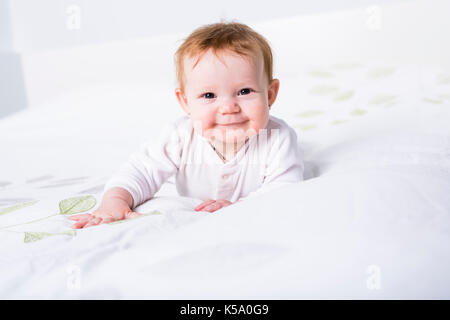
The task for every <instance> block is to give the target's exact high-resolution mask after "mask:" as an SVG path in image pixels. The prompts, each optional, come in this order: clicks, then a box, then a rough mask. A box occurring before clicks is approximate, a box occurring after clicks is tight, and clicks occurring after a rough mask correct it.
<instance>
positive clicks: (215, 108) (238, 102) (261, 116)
mask: <svg viewBox="0 0 450 320" xmlns="http://www.w3.org/2000/svg"><path fill="white" fill-rule="evenodd" d="M216 54H217V55H216ZM216 54H215V53H214V52H213V51H212V50H211V49H209V50H208V51H206V52H204V53H203V55H199V56H195V57H185V60H184V74H185V92H184V93H183V94H182V93H181V92H180V93H179V94H177V97H178V99H179V100H180V99H181V101H180V102H181V103H182V107H183V109H184V110H185V111H186V113H187V114H188V115H189V116H190V118H191V120H192V122H193V123H194V124H196V125H194V127H195V128H197V129H199V130H197V133H199V134H201V135H202V136H204V137H206V138H208V139H209V140H210V141H212V140H215V141H218V142H222V143H224V144H228V143H235V142H236V141H237V142H238V143H239V142H244V141H245V140H246V139H247V138H249V136H252V135H255V134H257V133H258V132H259V130H260V129H264V128H265V127H266V125H267V123H268V121H269V105H268V89H269V83H268V81H267V76H266V74H265V72H264V63H263V58H262V55H259V56H255V57H243V56H240V55H238V54H236V53H234V52H231V51H229V50H228V51H221V52H216Z"/></svg>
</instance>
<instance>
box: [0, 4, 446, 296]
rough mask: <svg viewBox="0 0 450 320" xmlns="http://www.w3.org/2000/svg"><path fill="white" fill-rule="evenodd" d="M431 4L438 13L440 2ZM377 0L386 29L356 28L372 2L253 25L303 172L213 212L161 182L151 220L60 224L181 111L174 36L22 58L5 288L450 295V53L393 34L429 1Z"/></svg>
mask: <svg viewBox="0 0 450 320" xmlns="http://www.w3.org/2000/svg"><path fill="white" fill-rule="evenodd" d="M436 3H437V4H440V6H441V7H439V6H437V7H436V8H435V9H434V10H432V12H433V14H434V15H436V17H437V18H439V17H441V15H442V14H443V13H442V12H443V11H445V10H443V8H444V9H448V4H447V3H446V2H436ZM379 8H381V7H379ZM381 9H382V10H383V11H382V12H383V19H384V20H383V25H382V27H381V28H379V29H376V28H375V27H374V26H373V25H372V24H371V25H366V27H361V26H360V24H361V23H363V24H365V23H366V22H367V21H366V19H367V14H372V13H370V12H369V13H368V12H367V11H365V10H352V11H345V12H337V13H327V14H321V15H315V16H300V17H295V18H289V19H282V20H274V21H269V22H265V23H260V24H257V25H255V29H257V30H258V31H261V33H263V34H264V35H266V36H267V38H268V39H274V40H273V41H272V44H273V46H274V51H275V53H276V59H278V60H277V61H279V62H278V63H277V64H276V68H275V74H276V77H277V78H279V79H280V82H281V86H280V92H279V97H278V100H277V101H276V103H275V105H274V108H272V110H273V111H271V112H273V114H274V115H276V116H277V117H280V118H282V119H284V120H285V121H287V122H288V123H289V124H290V125H291V126H292V127H293V128H295V129H296V131H297V134H298V138H299V145H300V147H301V148H302V149H303V150H304V155H305V159H304V160H305V173H304V179H305V180H304V181H302V182H301V183H298V184H297V185H293V186H288V187H283V188H280V189H277V190H275V191H273V192H271V193H270V194H267V195H265V196H263V197H259V198H255V199H248V200H246V201H243V202H240V203H236V204H233V205H231V206H229V207H226V208H223V209H221V210H220V211H217V212H215V213H213V214H211V213H207V212H195V211H194V210H193V208H194V207H195V206H196V205H197V204H199V203H200V202H201V201H200V200H198V199H191V198H185V197H180V196H178V195H177V194H176V191H175V187H174V184H173V180H169V181H168V182H167V183H166V184H165V185H164V186H163V188H162V189H161V190H160V191H159V192H158V193H157V195H156V196H155V198H154V199H151V200H149V201H147V202H145V203H144V204H142V205H141V206H139V207H138V208H137V211H138V212H141V213H144V215H143V216H142V217H139V218H136V219H129V220H125V221H120V222H115V223H111V224H105V225H100V226H97V227H91V228H87V229H79V230H74V229H72V228H71V225H72V222H71V221H70V220H69V219H68V216H70V215H72V214H76V213H81V212H92V211H93V210H94V209H95V208H96V206H98V204H99V203H100V200H101V196H102V193H103V191H104V190H103V186H104V183H105V182H106V180H107V179H108V177H109V176H110V175H111V174H113V173H114V171H115V170H117V169H118V167H119V165H120V164H121V163H122V162H124V161H125V160H126V159H127V158H128V156H129V154H130V153H131V152H133V151H135V150H137V149H138V148H139V146H140V145H141V144H142V143H145V142H146V141H147V140H148V139H152V138H155V137H156V136H157V135H158V132H159V131H160V130H161V129H162V127H163V125H164V124H165V123H167V122H168V121H170V120H171V119H173V118H175V117H177V116H180V115H182V111H181V108H180V107H179V106H178V105H177V102H176V99H175V95H174V91H173V89H174V87H173V77H171V75H172V72H173V69H171V68H172V67H171V64H170V63H171V59H165V60H164V59H163V57H167V56H169V57H170V56H171V55H172V54H173V52H174V48H175V47H176V44H177V42H176V41H177V39H180V35H168V36H166V37H159V38H155V39H137V40H130V41H127V42H124V43H112V44H102V45H91V46H86V47H83V48H73V49H70V50H69V49H65V50H59V51H58V50H56V51H52V52H40V53H34V54H29V55H26V56H24V57H23V61H24V69H25V73H26V78H27V85H28V86H29V97H30V101H31V106H30V107H29V108H27V109H25V110H22V111H20V112H18V113H15V114H13V115H11V116H8V117H5V118H2V119H0V147H1V150H2V152H1V157H0V159H1V160H0V163H1V166H0V173H1V174H0V243H1V245H0V297H1V298H2V299H17V298H20V299H449V298H450V275H449V274H448V270H450V66H449V65H448V61H447V57H448V56H449V55H448V53H449V51H448V50H449V48H448V45H443V44H442V43H433V42H432V41H431V40H428V41H429V42H428V43H427V44H426V45H427V46H428V47H427V48H428V49H427V51H426V52H424V51H421V52H418V51H414V49H415V47H414V46H415V45H416V42H414V41H413V40H412V39H410V40H408V39H406V38H405V42H404V43H401V44H399V43H398V42H396V40H397V39H398V36H399V35H400V34H401V32H404V29H405V30H406V29H407V28H406V26H409V27H411V26H412V25H413V22H414V19H413V16H411V15H406V18H405V19H406V20H405V21H406V22H405V23H406V26H405V25H401V26H397V25H395V22H396V21H400V20H401V19H403V16H402V13H404V12H409V13H415V14H417V12H423V10H431V9H430V7H429V6H428V5H427V4H426V3H425V2H417V1H416V2H412V3H408V4H405V3H402V4H397V5H395V6H386V7H382V8H381ZM371 10H372V11H373V9H371ZM405 10H406V11H405ZM372 11H371V12H372ZM430 12H431V11H430ZM447 12H448V11H447ZM408 17H409V18H408ZM372 18H373V17H372ZM408 19H410V20H408ZM432 20H433V19H430V21H432ZM408 21H410V22H411V25H408V24H407V22H408ZM433 21H440V20H439V19H434V20H433ZM319 26H320V28H319ZM355 26H360V27H359V29H358V28H355ZM448 26H449V24H448V22H447V24H446V25H442V24H440V22H436V23H430V24H429V25H428V26H427V28H428V29H426V31H427V32H432V31H433V28H437V29H440V30H441V31H442V28H444V30H443V31H444V34H445V32H447V33H448V31H449V29H448ZM374 28H375V29H376V30H374ZM402 28H404V29H402ZM305 30H315V31H314V32H311V34H310V35H309V36H308V33H307V32H306V31H305ZM355 30H356V31H355ZM408 30H409V31H408V34H409V32H412V31H414V30H416V31H417V33H420V32H422V33H423V35H424V38H423V39H425V38H426V34H425V31H419V30H418V28H417V27H416V29H408ZM411 30H412V31H411ZM282 34H287V36H279V35H282ZM388 35H389V36H388ZM295 36H298V37H299V38H302V39H304V42H302V43H303V45H298V46H296V45H293V42H292V39H293V37H295ZM317 38H320V39H321V41H320V42H317ZM358 40H361V41H362V42H364V43H362V44H361V43H360V42H358ZM339 41H346V43H339V44H337V43H338V42H339ZM436 41H437V40H436ZM298 43H300V42H298ZM369 43H370V45H371V46H373V48H378V49H376V51H375V53H374V52H373V50H371V49H370V45H369V47H368V44H369ZM438 47H439V48H441V49H442V50H441V52H440V53H437V52H436V51H437V49H436V48H438ZM120 48H121V49H122V50H116V49H120ZM330 48H331V49H333V50H334V52H332V53H330V52H329V50H328V49H330ZM373 48H372V49H373ZM156 49H157V50H156ZM435 49H436V50H435ZM155 50H156V51H155ZM402 50H403V51H402ZM407 50H411V53H410V54H400V53H401V52H408V51H407ZM106 52H115V56H114V58H111V57H109V58H108V59H106V60H107V61H106V62H105V61H104V60H105V59H101V57H104V56H105V53H106ZM149 52H153V54H154V55H153V56H152V57H158V59H159V58H161V59H162V60H161V61H162V62H161V63H156V62H155V61H154V59H151V58H149V57H147V55H148V54H149ZM397 53H399V55H398V56H397V55H396V54H397ZM130 55H131V56H130ZM55 57H57V59H55ZM86 57H90V59H91V60H89V63H87V64H86ZM67 61H72V62H73V63H71V64H67ZM95 62H96V63H95ZM77 63H78V64H77ZM113 63H114V64H116V63H117V65H116V69H115V70H116V72H117V74H115V73H112V72H111V73H108V74H105V70H106V69H107V67H108V66H111V65H112V64H113ZM92 66H95V67H94V68H93V67H92ZM44 68H48V74H50V75H48V80H47V81H45V82H44V83H43V82H42V81H38V80H39V79H38V75H41V76H42V73H43V72H44ZM64 68H65V69H64ZM83 68H85V69H83ZM158 68H159V69H158ZM61 69H62V70H61ZM45 70H47V69H45ZM142 73H145V74H146V75H145V76H144V75H142ZM149 73H150V74H151V75H149ZM74 74H76V75H77V77H75V78H74V77H73V75H74ZM134 74H140V75H141V76H140V77H139V76H138V77H137V78H135V77H133V75H134ZM156 75H159V76H158V77H156ZM87 80H90V81H87ZM76 81H78V82H77V83H76V85H75V84H74V83H75V82H76ZM57 83H58V84H59V85H56V84H57ZM52 88H54V89H55V92H53V93H52V92H51V89H52Z"/></svg>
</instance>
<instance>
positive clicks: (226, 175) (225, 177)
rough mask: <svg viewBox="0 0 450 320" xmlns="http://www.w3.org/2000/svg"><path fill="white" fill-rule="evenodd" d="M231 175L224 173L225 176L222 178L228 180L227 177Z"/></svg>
mask: <svg viewBox="0 0 450 320" xmlns="http://www.w3.org/2000/svg"><path fill="white" fill-rule="evenodd" d="M229 177H230V176H229V175H228V174H224V175H223V176H222V179H223V180H226V179H228V178H229Z"/></svg>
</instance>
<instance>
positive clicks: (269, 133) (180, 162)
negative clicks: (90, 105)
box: [104, 116, 304, 209]
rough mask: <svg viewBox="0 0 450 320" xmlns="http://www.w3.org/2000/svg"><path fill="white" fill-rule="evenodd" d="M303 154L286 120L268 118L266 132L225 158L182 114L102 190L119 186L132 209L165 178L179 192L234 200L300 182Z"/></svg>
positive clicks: (301, 178) (252, 138) (198, 196)
mask: <svg viewBox="0 0 450 320" xmlns="http://www.w3.org/2000/svg"><path fill="white" fill-rule="evenodd" d="M303 170H304V163H303V152H302V150H301V149H300V147H299V146H298V143H297V135H296V133H295V131H294V130H293V129H292V128H291V127H289V126H288V125H287V124H286V122H284V121H283V120H281V119H278V118H276V117H274V116H269V122H268V124H267V126H266V129H265V130H261V131H260V133H259V134H258V135H255V136H252V137H251V138H250V139H249V140H248V141H247V142H246V144H245V145H244V146H242V148H241V149H240V150H239V151H238V152H237V154H236V155H235V156H234V157H233V158H232V159H230V160H228V161H227V162H225V163H224V162H223V160H222V159H221V158H220V157H219V155H218V154H217V153H216V152H215V150H214V149H213V147H212V146H211V144H210V143H209V142H208V141H207V139H206V138H204V137H203V136H201V135H200V134H198V133H195V132H194V128H193V126H192V121H191V119H190V118H189V117H187V116H183V117H180V118H179V119H177V120H176V121H175V122H174V123H172V124H170V125H169V126H168V127H167V128H166V130H165V131H164V134H162V135H161V136H160V137H159V139H157V140H156V139H155V141H153V142H148V143H145V144H144V145H143V146H142V147H141V149H140V151H138V152H135V153H133V154H132V155H131V156H130V158H129V159H128V161H127V162H126V163H125V164H123V165H122V166H121V167H120V169H119V170H118V171H117V172H116V173H115V174H114V175H113V176H112V177H111V178H110V179H109V180H108V181H107V183H106V185H105V188H104V190H105V191H106V190H107V189H109V188H112V187H122V188H124V189H126V190H128V191H129V192H130V194H131V195H132V197H133V208H131V209H134V208H135V207H137V206H138V205H140V204H142V203H143V202H145V201H146V200H148V199H150V198H152V197H153V196H154V195H155V193H156V192H157V191H158V190H159V189H160V188H161V186H162V185H163V183H164V182H166V181H167V180H168V179H169V177H171V176H172V175H175V184H176V188H177V191H178V193H179V194H180V195H181V196H186V197H192V198H197V199H200V200H204V201H205V200H208V199H214V200H219V199H224V200H228V201H230V202H236V201H238V200H242V199H243V198H247V197H249V196H253V195H257V194H261V193H264V192H267V191H269V190H272V189H274V188H276V187H279V186H281V185H284V184H286V183H295V182H299V181H302V180H303Z"/></svg>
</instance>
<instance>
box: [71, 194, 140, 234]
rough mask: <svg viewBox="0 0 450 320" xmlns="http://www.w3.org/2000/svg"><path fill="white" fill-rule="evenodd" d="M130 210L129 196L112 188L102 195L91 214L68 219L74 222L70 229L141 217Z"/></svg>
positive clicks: (130, 201)
mask: <svg viewBox="0 0 450 320" xmlns="http://www.w3.org/2000/svg"><path fill="white" fill-rule="evenodd" d="M131 208H133V197H132V196H131V194H130V193H129V192H128V191H127V190H125V189H123V188H120V187H113V188H110V189H108V190H107V191H106V192H105V193H104V194H103V198H102V202H101V203H100V206H99V207H98V208H97V209H96V210H95V211H94V212H92V214H89V213H85V214H78V215H74V216H71V217H69V219H71V220H73V221H76V223H74V224H73V226H72V228H74V229H80V228H87V227H90V226H95V225H98V224H101V223H109V222H113V221H117V220H123V219H129V218H134V217H137V216H140V215H141V214H140V213H137V212H133V210H131Z"/></svg>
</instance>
